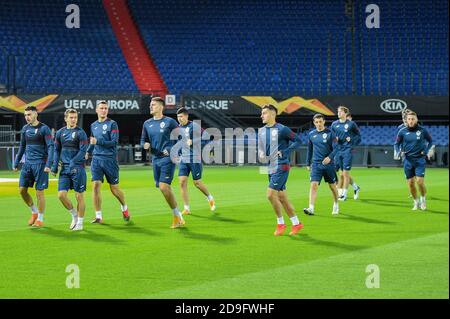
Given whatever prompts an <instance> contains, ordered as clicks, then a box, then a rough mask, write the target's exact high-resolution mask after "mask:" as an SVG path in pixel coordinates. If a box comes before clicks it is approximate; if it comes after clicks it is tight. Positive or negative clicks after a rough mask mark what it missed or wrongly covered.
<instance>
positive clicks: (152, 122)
mask: <svg viewBox="0 0 450 319" xmlns="http://www.w3.org/2000/svg"><path fill="white" fill-rule="evenodd" d="M164 106H165V103H164V100H163V99H161V98H153V99H152V101H151V104H150V113H151V114H152V116H153V118H151V119H149V120H148V121H146V122H145V123H144V126H143V129H142V136H141V146H142V147H143V148H144V149H146V150H150V152H151V154H152V162H153V176H154V180H155V184H156V187H158V188H159V189H160V191H161V193H162V194H163V196H164V198H165V200H166V201H167V203H168V205H169V206H170V208H171V209H172V211H173V215H174V218H173V222H172V225H171V227H172V228H178V227H181V226H183V225H184V224H185V221H184V219H183V216H182V215H183V214H184V215H188V214H190V207H189V197H188V193H187V178H188V176H189V175H190V174H191V173H192V178H193V180H194V185H195V186H196V187H197V188H198V189H199V190H200V191H201V192H202V193H203V194H204V195H205V196H206V198H207V200H208V203H209V206H210V210H211V211H214V210H215V209H216V205H215V201H214V198H213V196H212V195H211V194H210V193H209V191H208V189H207V187H206V185H205V184H204V183H203V182H202V180H201V177H202V163H201V161H198V160H197V161H192V159H193V153H194V152H193V151H192V144H193V142H192V140H193V136H192V135H193V132H194V123H192V122H191V121H189V120H188V112H187V110H186V109H180V110H179V111H178V120H179V122H180V124H178V123H177V122H176V121H175V120H173V119H171V118H169V117H166V116H164V115H163V109H164ZM108 110H109V109H108V104H107V103H106V102H105V101H101V102H99V103H98V104H97V106H96V113H97V116H98V120H97V121H95V122H94V123H92V124H91V132H90V138H89V139H88V137H87V134H86V133H85V132H84V130H83V129H82V128H80V127H79V126H77V123H78V113H77V111H76V110H74V109H68V110H66V111H65V113H64V120H65V122H66V126H65V127H63V128H61V129H60V130H58V131H57V132H56V134H55V136H54V137H53V136H52V134H51V131H50V128H49V127H48V126H47V125H45V124H43V123H41V122H39V120H38V114H37V110H36V107H34V106H28V107H27V108H26V109H25V113H24V115H25V120H26V122H27V124H26V125H25V126H24V127H23V128H22V130H21V139H20V147H19V152H18V154H17V156H16V158H15V161H14V163H13V170H14V171H18V166H19V163H20V161H21V160H22V157H23V155H25V163H24V165H23V167H22V169H21V173H20V179H19V190H20V194H21V196H22V198H23V200H24V202H25V204H26V205H27V206H28V207H29V208H30V209H31V213H32V215H31V218H30V220H29V221H28V224H29V225H30V226H34V227H42V226H43V221H44V212H45V196H44V190H45V189H47V188H48V173H51V174H52V175H54V176H56V174H57V173H58V170H59V171H60V172H59V179H58V198H59V200H60V201H61V203H62V204H63V206H64V207H65V208H66V209H67V210H68V212H69V213H70V215H71V216H72V222H71V224H70V229H71V230H74V231H79V230H83V221H84V214H85V210H86V204H85V200H84V192H85V190H86V184H87V177H86V171H85V161H86V160H88V159H89V157H90V156H92V163H91V174H92V200H93V205H94V208H95V218H94V219H93V220H92V223H99V224H101V223H103V215H102V208H101V206H102V197H101V187H102V183H103V182H104V178H106V181H107V182H108V184H109V187H110V190H111V193H112V194H113V195H114V197H116V198H117V200H118V201H119V202H120V206H121V210H122V216H123V219H124V220H125V221H127V222H128V221H129V220H130V217H131V216H130V213H129V212H128V206H127V204H126V201H125V195H124V193H123V191H122V190H121V189H120V187H119V165H118V160H117V144H118V142H119V128H118V125H117V123H116V122H115V121H113V120H111V119H110V118H108ZM174 129H178V130H180V131H183V136H184V137H185V139H184V141H185V143H186V145H185V146H186V147H185V149H186V148H187V149H188V151H187V152H184V153H183V154H182V155H183V156H182V157H181V158H180V169H179V179H180V185H181V193H182V196H183V201H184V209H183V211H182V212H180V211H179V210H178V206H177V202H176V199H175V196H174V194H173V191H172V189H171V187H170V184H171V182H172V180H173V176H174V172H175V166H176V164H175V163H174V161H173V160H172V158H171V156H170V155H171V154H170V151H171V148H172V146H173V145H174V144H175V141H173V140H171V132H172V130H174ZM186 154H187V155H186ZM59 168H60V169H59ZM33 185H35V189H36V197H37V207H36V205H35V204H34V202H33V198H32V197H31V196H30V194H29V193H28V188H29V187H33ZM70 189H73V190H74V192H75V198H76V201H77V206H76V208H75V207H74V205H73V204H72V202H71V201H70V199H69V198H68V196H67V193H68V191H69V190H70Z"/></svg>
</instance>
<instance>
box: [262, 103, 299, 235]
mask: <svg viewBox="0 0 450 319" xmlns="http://www.w3.org/2000/svg"><path fill="white" fill-rule="evenodd" d="M276 116H277V109H276V108H275V106H273V105H271V104H267V105H265V106H264V107H263V108H262V110H261V120H262V123H263V124H265V126H263V127H262V128H261V129H260V130H259V132H258V145H259V158H260V159H261V160H265V159H269V165H268V172H269V187H268V189H267V199H268V200H269V201H270V203H271V204H272V207H273V210H274V212H275V214H276V216H277V227H276V230H275V232H274V235H275V236H280V235H282V234H283V232H284V230H285V229H286V224H285V223H284V219H283V214H282V209H283V208H284V210H285V211H286V213H287V214H288V216H289V218H290V220H291V222H292V228H291V231H290V233H289V235H295V234H297V233H298V232H299V231H300V230H301V229H302V228H303V224H302V223H301V222H300V221H299V219H298V217H297V215H296V213H295V210H294V207H293V206H292V204H291V202H290V201H289V199H288V195H287V191H286V182H287V180H288V176H289V170H290V161H289V155H290V153H291V151H293V150H295V149H297V148H298V147H299V146H300V143H301V140H300V137H299V136H298V135H297V134H295V133H294V132H292V130H291V129H290V128H288V127H287V126H284V125H282V124H279V123H277V122H276Z"/></svg>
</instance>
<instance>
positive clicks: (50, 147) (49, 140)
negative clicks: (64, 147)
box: [42, 126, 55, 172]
mask: <svg viewBox="0 0 450 319" xmlns="http://www.w3.org/2000/svg"><path fill="white" fill-rule="evenodd" d="M42 130H43V132H42V133H43V135H44V136H45V145H46V147H47V154H48V156H47V162H46V163H45V168H46V171H48V172H50V167H52V164H53V152H54V148H55V145H54V143H53V136H52V132H51V131H50V128H49V127H48V126H44V127H43V128H42Z"/></svg>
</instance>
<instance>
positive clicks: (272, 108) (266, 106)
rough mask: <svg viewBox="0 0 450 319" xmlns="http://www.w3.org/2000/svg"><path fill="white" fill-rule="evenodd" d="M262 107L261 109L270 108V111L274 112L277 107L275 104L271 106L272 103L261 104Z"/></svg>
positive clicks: (276, 111)
mask: <svg viewBox="0 0 450 319" xmlns="http://www.w3.org/2000/svg"><path fill="white" fill-rule="evenodd" d="M262 109H263V110H271V111H274V112H275V114H277V113H278V110H277V108H276V107H275V106H273V105H272V104H266V105H264V106H263V108H262Z"/></svg>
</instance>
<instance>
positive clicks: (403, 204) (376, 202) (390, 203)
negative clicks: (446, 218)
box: [360, 197, 448, 215]
mask: <svg viewBox="0 0 450 319" xmlns="http://www.w3.org/2000/svg"><path fill="white" fill-rule="evenodd" d="M433 198H434V199H433ZM436 199H437V200H438V201H446V202H448V200H444V199H438V198H436V197H430V198H428V201H427V202H428V204H429V201H430V200H436ZM360 201H361V202H363V203H366V204H373V205H380V206H396V207H402V208H405V207H406V208H408V207H409V206H408V205H409V204H411V207H412V200H410V202H408V201H405V200H403V201H402V200H386V199H367V198H366V199H360ZM400 203H401V204H400ZM426 212H428V213H432V214H440V215H448V211H439V210H432V209H428V208H427V210H426V211H425V212H424V213H426Z"/></svg>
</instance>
